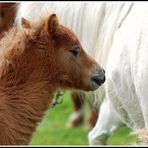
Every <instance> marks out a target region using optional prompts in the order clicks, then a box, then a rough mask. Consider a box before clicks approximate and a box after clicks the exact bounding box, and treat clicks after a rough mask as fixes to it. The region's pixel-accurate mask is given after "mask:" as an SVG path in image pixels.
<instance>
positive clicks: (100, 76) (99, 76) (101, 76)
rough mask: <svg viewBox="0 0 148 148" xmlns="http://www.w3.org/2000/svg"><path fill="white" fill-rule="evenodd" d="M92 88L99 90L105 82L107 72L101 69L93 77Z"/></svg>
mask: <svg viewBox="0 0 148 148" xmlns="http://www.w3.org/2000/svg"><path fill="white" fill-rule="evenodd" d="M91 81H92V87H93V88H94V89H97V88H98V87H99V86H101V85H102V84H103V83H104V82H105V70H104V69H102V68H101V69H99V70H98V71H96V73H95V74H94V75H93V76H92V77H91Z"/></svg>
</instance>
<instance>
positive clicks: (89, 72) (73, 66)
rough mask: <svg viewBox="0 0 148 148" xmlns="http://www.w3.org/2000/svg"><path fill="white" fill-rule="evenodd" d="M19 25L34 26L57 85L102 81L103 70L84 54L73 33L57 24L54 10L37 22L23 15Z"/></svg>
mask: <svg viewBox="0 0 148 148" xmlns="http://www.w3.org/2000/svg"><path fill="white" fill-rule="evenodd" d="M22 26H23V27H24V28H26V30H29V29H30V30H31V29H32V30H33V29H34V30H37V33H38V38H37V39H36V44H38V46H37V47H40V48H41V47H43V48H44V50H45V51H46V54H47V55H48V56H47V57H48V59H47V60H48V61H49V65H51V64H52V65H54V66H53V68H52V71H51V73H52V72H54V73H55V74H56V83H57V84H58V85H59V86H60V87H64V88H74V89H82V90H87V91H88V90H95V89H97V88H98V87H99V86H100V85H101V84H103V83H104V81H105V73H104V70H103V69H102V68H101V67H100V66H99V65H98V64H97V63H96V61H95V60H94V59H92V58H91V57H90V56H89V55H88V54H86V52H85V51H84V50H83V47H82V46H81V44H80V42H79V40H78V38H77V37H76V35H75V34H74V33H73V32H72V31H71V30H70V29H68V28H66V27H64V26H62V25H60V24H59V22H58V19H57V16H56V14H52V15H50V16H49V17H47V18H46V19H45V20H44V21H42V23H41V24H40V25H39V26H37V22H32V23H31V22H30V21H28V20H26V19H24V18H23V19H22ZM39 44H40V45H39ZM47 57H44V58H47ZM50 70H51V69H50Z"/></svg>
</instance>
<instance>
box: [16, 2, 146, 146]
mask: <svg viewBox="0 0 148 148" xmlns="http://www.w3.org/2000/svg"><path fill="white" fill-rule="evenodd" d="M46 11H47V12H49V13H52V12H54V13H57V15H58V16H59V18H60V22H61V23H63V24H64V25H66V26H68V27H70V28H71V29H72V30H74V31H75V32H76V34H77V35H78V37H79V38H80V40H81V42H82V45H83V46H84V48H85V49H86V51H87V52H88V53H89V54H90V55H92V56H93V57H94V58H95V59H96V60H97V61H98V63H99V64H100V65H103V66H104V67H105V68H106V78H107V80H106V83H105V84H106V85H105V87H104V88H103V90H105V92H106V100H105V102H104V103H103V105H102V107H101V111H100V118H99V120H98V122H97V124H96V126H95V128H94V129H93V130H92V131H91V132H90V134H89V141H90V144H100V143H101V140H102V139H101V138H103V136H104V133H105V134H106V135H109V134H110V133H111V132H113V131H114V130H115V129H116V128H117V127H118V125H120V123H121V122H124V123H126V124H127V125H128V126H129V127H131V128H132V129H134V130H135V129H139V128H143V127H146V128H147V127H148V109H147V106H148V100H147V99H148V93H147V88H148V3H134V4H133V3H121V2H120V3H119V2H116V3H99V2H95V3H71V2H69V3H67V2H65V3H60V2H59V3H40V4H37V3H22V4H21V5H20V8H19V11H18V14H17V17H16V20H17V23H18V25H19V23H20V18H21V17H22V16H23V17H26V18H28V19H33V18H34V17H37V16H38V15H39V14H40V13H43V12H46ZM108 55H109V57H108ZM107 109H108V110H107ZM111 117H112V118H111ZM113 119H115V120H113ZM106 135H105V136H106ZM104 139H105V138H104ZM104 139H103V140H104ZM103 142H104V141H102V143H103Z"/></svg>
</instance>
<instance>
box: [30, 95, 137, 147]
mask: <svg viewBox="0 0 148 148" xmlns="http://www.w3.org/2000/svg"><path fill="white" fill-rule="evenodd" d="M63 97H64V101H63V103H62V104H60V105H57V106H55V107H54V108H51V109H49V110H48V111H47V112H46V114H45V116H44V119H43V120H42V122H41V123H39V125H38V127H37V130H36V132H35V133H34V135H33V137H32V140H31V142H30V145H88V139H87V136H88V132H89V131H90V130H91V129H90V128H89V126H88V122H87V121H88V118H89V114H90V108H89V106H88V104H87V103H85V105H84V114H85V121H84V124H82V125H81V126H78V127H75V128H67V127H66V124H67V121H68V118H69V115H70V114H71V112H72V111H73V103H72V100H71V98H70V93H69V92H66V93H65V94H64V96H63ZM85 102H87V101H85ZM130 132H131V131H130V129H129V128H127V127H125V126H124V127H121V128H120V129H118V130H117V131H116V132H115V133H114V134H113V135H111V136H110V137H109V139H108V142H107V144H108V145H132V144H135V143H136V137H134V136H131V135H130Z"/></svg>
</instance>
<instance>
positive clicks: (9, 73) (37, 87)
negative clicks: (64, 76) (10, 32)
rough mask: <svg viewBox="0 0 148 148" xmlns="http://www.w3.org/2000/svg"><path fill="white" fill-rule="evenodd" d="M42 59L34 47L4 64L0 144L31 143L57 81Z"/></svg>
mask: <svg viewBox="0 0 148 148" xmlns="http://www.w3.org/2000/svg"><path fill="white" fill-rule="evenodd" d="M25 50H26V49H25ZM14 55H15V54H14ZM30 55H31V56H30ZM40 58H41V57H38V56H37V55H35V54H34V49H32V50H30V51H29V52H24V53H23V54H22V56H21V58H19V59H17V62H16V61H15V59H13V58H12V59H13V60H14V61H15V63H11V64H9V63H7V62H6V61H5V62H6V63H5V64H2V65H1V67H2V70H1V71H0V74H1V75H0V144H28V142H29V141H30V139H31V136H32V134H33V132H34V131H35V128H36V126H37V123H38V122H39V121H41V119H42V117H43V115H44V112H45V111H46V110H47V109H48V106H49V104H50V102H51V97H52V94H53V92H54V90H55V89H56V84H55V82H54V78H53V77H54V76H53V75H52V73H50V72H48V71H47V68H49V69H50V67H46V66H48V65H46V61H43V62H42V61H40ZM42 64H45V65H46V66H44V68H43V67H42ZM45 71H46V72H45ZM48 75H50V77H49V76H48Z"/></svg>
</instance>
